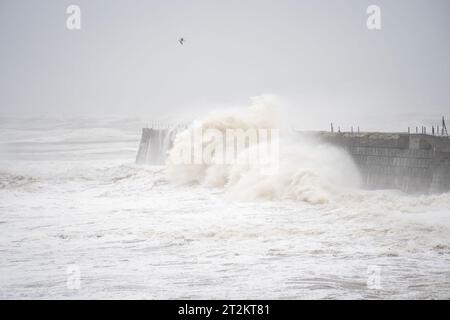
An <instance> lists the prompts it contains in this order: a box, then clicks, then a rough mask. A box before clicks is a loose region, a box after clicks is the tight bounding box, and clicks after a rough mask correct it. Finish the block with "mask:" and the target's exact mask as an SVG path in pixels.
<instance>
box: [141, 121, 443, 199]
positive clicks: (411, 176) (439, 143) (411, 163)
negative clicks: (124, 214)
mask: <svg viewBox="0 0 450 320" xmlns="http://www.w3.org/2000/svg"><path fill="white" fill-rule="evenodd" d="M179 129H182V128H181V127H177V128H175V129H168V128H143V129H142V138H141V142H140V145H139V151H138V154H137V157H136V163H138V164H151V165H163V164H164V162H165V159H166V156H167V152H168V151H169V150H170V148H171V147H172V145H173V141H174V139H175V136H176V134H177V132H179ZM299 134H302V133H299ZM303 134H308V135H313V136H314V137H316V138H317V137H318V139H319V140H321V141H322V142H326V143H330V144H332V145H335V146H338V147H341V148H343V149H345V150H346V151H347V152H348V153H349V154H350V155H351V156H352V158H353V159H354V161H355V163H356V165H357V167H358V168H359V171H360V173H361V176H362V179H363V185H364V187H365V188H367V189H398V190H402V191H405V192H408V193H439V192H447V191H450V139H449V138H448V137H446V136H433V135H426V134H408V133H375V132H371V133H370V132H366V133H350V132H348V133H330V132H308V133H303Z"/></svg>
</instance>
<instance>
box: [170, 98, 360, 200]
mask: <svg viewBox="0 0 450 320" xmlns="http://www.w3.org/2000/svg"><path fill="white" fill-rule="evenodd" d="M276 111H277V109H276V106H275V105H274V101H273V99H271V98H270V97H269V98H268V97H265V96H262V97H256V98H253V99H252V101H251V105H250V106H249V107H248V108H244V109H231V110H222V111H217V112H214V113H212V114H210V115H209V116H207V117H205V118H204V119H200V120H198V121H196V122H194V124H193V125H191V126H190V127H189V128H188V129H187V130H185V131H183V132H182V133H180V134H178V135H177V137H176V138H175V141H174V146H173V148H172V150H171V151H170V153H169V157H168V160H167V178H168V180H169V181H171V182H173V183H176V184H191V183H199V184H201V185H205V186H208V187H221V188H224V189H225V191H226V194H227V196H229V197H231V198H233V199H238V200H249V201H253V200H258V199H266V200H301V201H306V202H309V203H313V204H321V203H327V202H328V201H329V200H330V199H332V198H333V197H334V196H336V195H337V194H339V193H340V192H341V191H342V190H348V189H354V188H358V187H359V185H360V176H359V173H358V170H357V168H356V167H355V164H354V163H353V161H352V159H351V158H350V156H349V155H347V154H346V153H345V152H344V151H342V150H340V149H339V148H336V147H334V146H331V145H327V144H323V143H322V144H319V143H318V142H317V141H316V140H315V139H313V138H311V137H307V136H303V137H299V135H298V134H295V135H294V134H293V133H292V132H291V130H290V129H289V128H288V127H287V126H283V125H282V124H281V122H280V121H279V117H278V116H277V112H276ZM199 127H201V128H202V129H203V130H205V129H215V130H217V131H219V132H222V133H224V132H225V130H227V129H242V130H248V129H267V130H269V129H278V130H279V133H280V134H279V140H278V144H279V156H278V158H277V166H276V168H275V169H274V170H261V167H258V166H252V165H249V164H242V163H241V162H239V163H232V164H223V163H220V162H219V161H214V160H217V159H214V158H213V161H211V162H208V163H201V164H191V163H187V164H186V163H185V164H181V163H182V161H181V159H180V158H179V157H180V155H181V154H182V152H181V150H186V149H187V148H190V146H186V144H187V143H190V140H189V139H186V137H187V136H190V135H191V134H192V133H193V131H194V130H196V129H197V128H199ZM202 143H203V146H207V145H208V143H212V142H211V141H202ZM214 143H217V142H214ZM257 147H260V146H256V148H255V146H247V148H244V149H243V150H242V151H241V153H239V154H237V158H240V157H244V158H248V157H249V155H250V154H251V153H252V152H255V150H257V149H258V148H257Z"/></svg>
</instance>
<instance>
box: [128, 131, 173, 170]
mask: <svg viewBox="0 0 450 320" xmlns="http://www.w3.org/2000/svg"><path fill="white" fill-rule="evenodd" d="M175 133H176V132H175V131H173V130H169V129H153V128H143V129H142V137H141V142H140V144H139V151H138V154H137V156H136V163H138V164H152V165H162V164H164V162H165V159H166V153H167V151H168V150H169V149H170V148H171V147H172V144H173V140H174V138H175Z"/></svg>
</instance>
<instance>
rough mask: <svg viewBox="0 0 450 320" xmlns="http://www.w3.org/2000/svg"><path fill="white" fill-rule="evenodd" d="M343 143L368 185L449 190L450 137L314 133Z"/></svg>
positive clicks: (414, 189)
mask: <svg viewBox="0 0 450 320" xmlns="http://www.w3.org/2000/svg"><path fill="white" fill-rule="evenodd" d="M318 136H319V138H320V139H322V140H324V141H326V142H329V143H332V144H334V145H338V146H341V147H343V148H344V149H346V150H347V151H348V153H350V154H351V155H352V157H353V159H354V160H355V163H356V164H357V166H358V167H359V169H360V171H361V175H362V177H363V183H364V186H365V187H366V188H369V189H400V190H403V191H405V192H411V193H434V192H446V191H449V190H450V139H449V138H448V137H440V136H439V137H438V136H430V135H422V134H402V133H328V132H320V133H318Z"/></svg>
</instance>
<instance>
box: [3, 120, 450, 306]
mask: <svg viewBox="0 0 450 320" xmlns="http://www.w3.org/2000/svg"><path fill="white" fill-rule="evenodd" d="M141 126H142V122H141V121H139V120H138V119H127V118H110V119H92V118H71V119H54V118H27V119H18V118H16V119H14V118H2V119H0V155H1V156H0V298H4V299H10V298H38V299H52V298H56V299H59V298H69V299H70V298H88V299H89V298H138V299H141V298H142V299H162V298H169V299H182V298H186V299H202V298H204V299H209V298H213V299H219V298H234V299H238V298H239V299H245V298H268V299H310V298H311V299H352V298H356V299H361V298H367V299H373V298H381V299H387V298H392V299H401V298H411V299H433V298H438V299H439V298H444V299H445V298H450V195H449V194H442V195H428V196H408V195H405V194H402V193H400V192H397V191H363V190H361V191H358V192H352V193H349V194H347V195H344V196H341V197H339V199H331V200H330V201H329V202H327V203H324V204H310V203H305V202H302V201H257V202H244V201H232V200H230V199H229V198H226V197H224V194H223V190H221V189H220V188H206V187H202V186H198V185H185V186H175V185H172V184H170V183H169V182H168V181H167V180H166V179H165V174H164V173H165V168H164V167H150V166H138V165H135V164H134V159H135V156H136V152H137V148H138V144H139V139H140V127H141ZM73 267H75V268H76V270H78V271H79V276H80V277H79V279H80V287H79V288H78V289H77V288H73V287H71V285H70V277H71V276H73V274H72V273H71V272H69V273H68V270H73Z"/></svg>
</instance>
